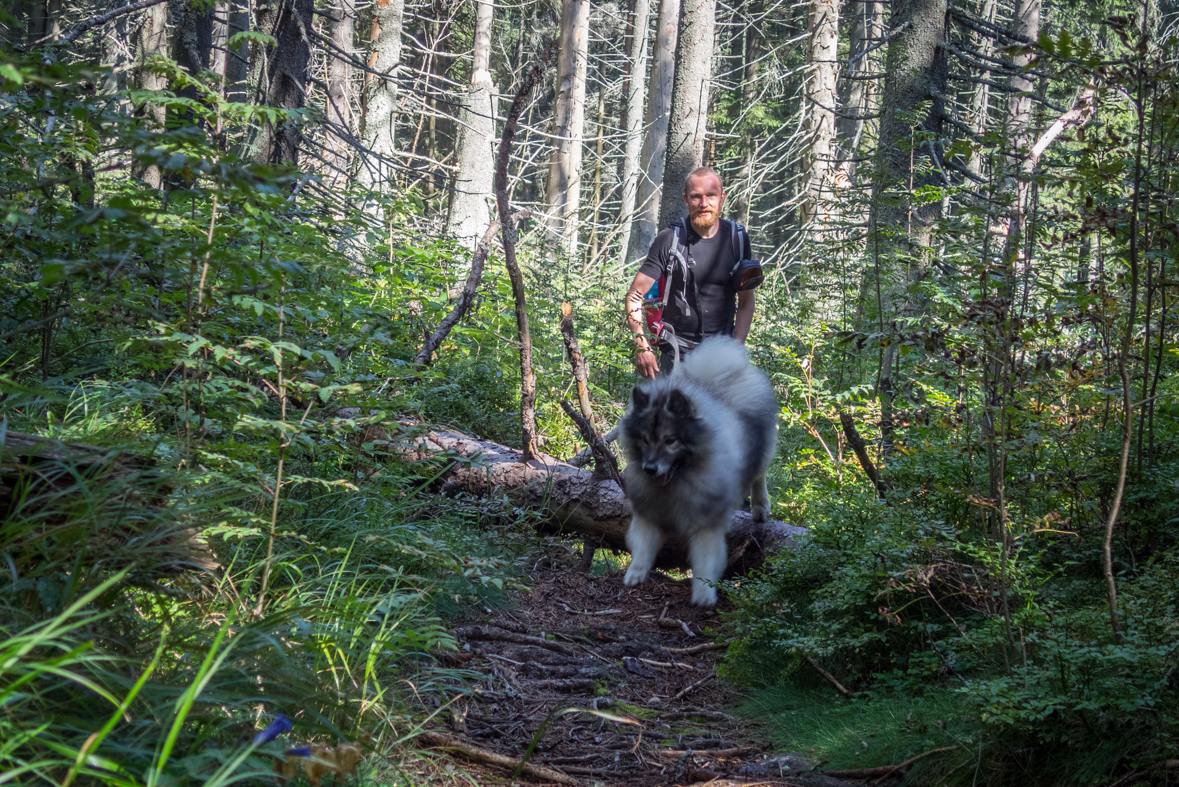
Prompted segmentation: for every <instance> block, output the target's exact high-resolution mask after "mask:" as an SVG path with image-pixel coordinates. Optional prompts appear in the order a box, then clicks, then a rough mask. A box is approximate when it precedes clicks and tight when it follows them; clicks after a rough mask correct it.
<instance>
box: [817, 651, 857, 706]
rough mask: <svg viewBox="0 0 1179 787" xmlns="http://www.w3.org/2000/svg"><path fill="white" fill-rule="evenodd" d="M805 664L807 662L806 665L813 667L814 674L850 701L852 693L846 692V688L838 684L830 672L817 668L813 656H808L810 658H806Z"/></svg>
mask: <svg viewBox="0 0 1179 787" xmlns="http://www.w3.org/2000/svg"><path fill="white" fill-rule="evenodd" d="M807 662H808V663H809V664H810V665H811V666H812V667H814V668H815V672H817V673H819V674H820V675H822V676H823V677H824V678H826V679H827V680H829V681H831V685H832V686H834V687H835V688H836V689H838V690H839V693H840V694H842V695H843V696H845V697H847V698H848V699H851V697H852V693H851V692H850V691H848V690H847V687H846V686H844V685H843V684H842V683H840V682H839V681H838V680H837V679H836V678H835V676H834V675H832V674H831V673H830V672H828V671H827V670H825V669H823V668H822V667H820V666H819V662H818V661H816V660H815V658H814V656H810V657H808V658H807Z"/></svg>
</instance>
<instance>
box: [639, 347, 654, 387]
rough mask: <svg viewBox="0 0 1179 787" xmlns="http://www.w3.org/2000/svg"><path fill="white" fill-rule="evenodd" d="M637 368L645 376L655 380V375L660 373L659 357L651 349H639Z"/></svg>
mask: <svg viewBox="0 0 1179 787" xmlns="http://www.w3.org/2000/svg"><path fill="white" fill-rule="evenodd" d="M635 368H636V369H638V372H639V374H640V375H642V376H643V377H646V378H647V379H648V380H654V379H655V375H657V374H659V359H658V358H656V357H655V353H654V352H652V351H651V350H639V354H638V355H636V356H635Z"/></svg>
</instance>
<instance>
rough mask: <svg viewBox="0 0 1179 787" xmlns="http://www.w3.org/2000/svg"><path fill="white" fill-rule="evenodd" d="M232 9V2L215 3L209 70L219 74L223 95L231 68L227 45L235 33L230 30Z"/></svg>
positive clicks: (218, 1) (225, 0)
mask: <svg viewBox="0 0 1179 787" xmlns="http://www.w3.org/2000/svg"><path fill="white" fill-rule="evenodd" d="M231 7H232V5H231V3H230V0H216V2H215V3H213V8H212V11H213V18H212V30H211V31H210V34H211V41H210V46H211V48H212V51H210V52H209V70H210V71H212V72H213V73H214V74H217V75H219V76H220V77H221V79H222V90H221V94H222V95H224V94H225V90H224V80H225V79H226V77H227V75H228V74H227V70H226V69H227V67H228V66H229V51H228V50H227V49H226V47H225V44H226V43H227V42H228V41H229V37H230V36H231V35H233V33H231V32H230V30H229V15H230V8H231Z"/></svg>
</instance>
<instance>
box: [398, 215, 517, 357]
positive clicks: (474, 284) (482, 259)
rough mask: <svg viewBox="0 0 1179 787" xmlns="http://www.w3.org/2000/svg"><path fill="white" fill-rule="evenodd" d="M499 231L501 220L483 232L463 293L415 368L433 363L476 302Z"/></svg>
mask: <svg viewBox="0 0 1179 787" xmlns="http://www.w3.org/2000/svg"><path fill="white" fill-rule="evenodd" d="M530 215H532V211H530V210H519V211H516V212H515V213H513V214H512V221H521V220H523V219H525V218H527V217H528V216H530ZM497 232H499V222H498V221H493V222H491V224H489V225H488V227H487V231H486V232H484V233H483V238H482V239H480V241H479V245H478V246H477V247H476V248H475V256H474V257H472V258H471V271H470V272H469V273H468V274H467V283H466V284H465V285H463V291H462V294H461V295H459V298H458V301H456V302H455V304H454V307H453V308H452V309H451V310H450V314H448V315H446V317H444V318H443V319H442V322H441V323H439V324H438V328H437V329H436V330H435V331H434V332H433V333H432V334H430V337H429V338H428V339H426V342H425V343H424V344H423V345H422V349H421V350H419V351H418V354H417V355H416V356H414V359H413V366H414V368H415V369H418V370H422V369H425V368H426V367H428V366H429V365H430V364H432V363H433V362H434V361H433V357H434V353H435V351H437V349H438V348H439V347H440V346H441V345H442V341H443V340H444V339H445V338H446V337H447V335H448V334H449V333H450V331H451V329H452V328H454V326H455V325H458V323H459V320H461V319H462V318H463V317H464V316H465V315H466V313H467V312H468V311H469V310H470V308H471V305H472V304H474V302H475V294H476V292H478V290H479V281H480V280H481V279H482V278H483V267H484V265H486V264H487V255H488V254H489V253H490V252H491V241H492V240H493V239H494V238H495V233H497Z"/></svg>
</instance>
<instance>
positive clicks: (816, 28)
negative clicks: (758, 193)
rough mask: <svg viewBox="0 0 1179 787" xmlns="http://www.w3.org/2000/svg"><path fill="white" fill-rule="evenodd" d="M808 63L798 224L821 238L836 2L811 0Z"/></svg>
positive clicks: (831, 143)
mask: <svg viewBox="0 0 1179 787" xmlns="http://www.w3.org/2000/svg"><path fill="white" fill-rule="evenodd" d="M810 34H811V38H810V47H809V49H808V53H807V59H808V60H809V62H810V68H809V72H810V73H809V77H808V79H807V80H806V101H805V102H804V104H803V112H804V115H803V128H804V133H805V135H806V138H807V140H808V141H809V143H810V144H809V150H808V153H807V175H806V196H805V198H804V200H803V202H802V205H801V207H800V215H799V223H800V224H801V225H802V227H803V228H804V231H805V230H806V229H807V228H809V229H810V230H811V236H810V237H811V238H812V239H814V240H819V239H821V238H822V237H823V236H824V234H825V231H826V226H827V225H828V224H829V213H830V206H829V203H830V202H831V197H832V194H831V183H832V180H833V179H832V174H833V173H834V171H835V164H836V156H835V102H836V92H835V86H836V78H837V76H838V66H839V61H838V56H839V52H838V48H839V6H838V5H836V0H812V3H811V23H810Z"/></svg>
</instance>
